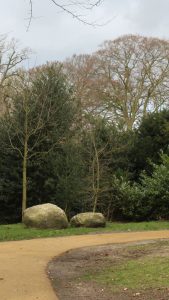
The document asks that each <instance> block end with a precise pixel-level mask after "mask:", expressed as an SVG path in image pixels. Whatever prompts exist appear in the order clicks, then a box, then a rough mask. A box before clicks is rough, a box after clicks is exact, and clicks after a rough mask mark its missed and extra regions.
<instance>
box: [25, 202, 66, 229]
mask: <svg viewBox="0 0 169 300" xmlns="http://www.w3.org/2000/svg"><path fill="white" fill-rule="evenodd" d="M23 223H24V224H25V225H26V226H27V227H35V228H55V229H62V228H67V227H68V220H67V217H66V215H65V213H64V211H63V210H62V209H61V208H60V207H58V206H56V205H54V204H51V203H46V204H41V205H35V206H32V207H29V208H27V209H26V210H25V211H24V215H23Z"/></svg>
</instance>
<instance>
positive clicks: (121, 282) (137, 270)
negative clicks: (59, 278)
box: [84, 257, 169, 291]
mask: <svg viewBox="0 0 169 300" xmlns="http://www.w3.org/2000/svg"><path fill="white" fill-rule="evenodd" d="M84 278H85V279H87V280H92V281H93V280H94V281H96V282H97V283H100V284H104V285H108V286H109V287H110V288H111V289H112V290H114V291H119V290H123V289H124V288H126V289H134V290H144V289H148V288H164V287H169V257H167V258H166V257H154V258H152V257H151V258H150V257H149V258H148V257H146V258H142V259H139V260H128V261H126V262H123V263H122V264H121V265H119V264H118V265H115V266H113V267H110V268H106V269H104V270H103V271H101V272H100V273H97V274H88V275H86V276H85V277H84Z"/></svg>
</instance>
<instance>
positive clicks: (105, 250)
mask: <svg viewBox="0 0 169 300" xmlns="http://www.w3.org/2000/svg"><path fill="white" fill-rule="evenodd" d="M147 243H148V244H150V243H151V245H150V246H149V245H148V247H147V246H146V247H134V248H133V247H129V246H130V244H128V247H127V245H123V246H121V245H108V246H97V247H86V248H82V249H80V250H71V251H67V252H66V253H64V254H63V255H61V256H59V257H57V258H54V259H53V260H52V261H51V262H50V263H49V264H48V275H49V278H50V279H51V282H52V286H53V288H54V290H55V291H56V292H57V295H58V296H59V299H60V300H70V299H73V300H87V299H88V300H94V299H97V300H102V299H103V300H131V299H133V300H134V299H138V300H169V288H162V287H161V288H160V289H159V288H156V289H146V290H145V289H142V290H141V291H138V290H137V291H136V290H131V289H126V288H125V287H124V288H123V289H122V290H120V291H119V292H112V290H111V289H110V288H109V287H108V286H105V285H100V284H98V283H96V282H95V281H92V280H88V281H86V280H83V275H84V274H86V273H88V272H90V270H95V271H96V272H97V271H101V270H102V269H103V268H105V267H109V266H110V264H111V266H113V265H114V264H116V265H117V264H119V263H121V262H122V261H126V260H127V259H130V258H132V259H138V258H141V257H145V256H151V257H154V256H156V255H158V256H159V255H160V256H169V244H167V245H165V244H164V243H154V242H144V243H141V245H143V244H147ZM139 244H140V243H134V245H139ZM132 245H133V243H132Z"/></svg>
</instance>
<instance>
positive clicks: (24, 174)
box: [22, 99, 28, 221]
mask: <svg viewBox="0 0 169 300" xmlns="http://www.w3.org/2000/svg"><path fill="white" fill-rule="evenodd" d="M24 110H25V122H24V152H23V167H22V168H23V169H22V221H23V213H24V210H25V209H26V207H27V160H28V106H27V99H25V102H24Z"/></svg>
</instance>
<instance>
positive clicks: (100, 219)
mask: <svg viewBox="0 0 169 300" xmlns="http://www.w3.org/2000/svg"><path fill="white" fill-rule="evenodd" d="M70 225H71V226H72V227H93V228H96V227H105V225H106V220H105V217H104V216H103V214H101V213H94V212H86V213H81V214H78V215H76V216H74V217H73V218H72V219H71V220H70Z"/></svg>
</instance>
